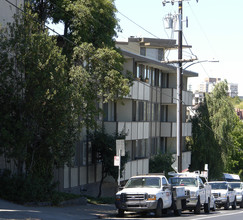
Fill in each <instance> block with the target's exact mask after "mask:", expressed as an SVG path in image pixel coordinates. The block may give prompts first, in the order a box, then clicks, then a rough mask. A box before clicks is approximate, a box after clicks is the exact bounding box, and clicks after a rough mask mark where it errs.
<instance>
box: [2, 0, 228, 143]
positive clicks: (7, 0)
mask: <svg viewBox="0 0 243 220" xmlns="http://www.w3.org/2000/svg"><path fill="white" fill-rule="evenodd" d="M5 1H6V2H8V3H9V4H10V5H12V6H13V7H15V8H16V9H19V10H20V11H21V12H22V13H24V14H26V12H25V11H24V10H23V9H21V8H19V7H18V6H16V5H15V4H13V3H12V2H10V1H9V0H5ZM31 17H32V19H33V20H34V21H36V22H37V23H40V22H39V21H38V20H37V19H35V18H34V17H33V16H31ZM44 26H45V27H46V28H47V29H49V30H51V31H53V32H54V33H56V34H57V35H58V36H61V37H62V38H63V39H64V40H66V41H68V42H69V43H72V44H73V45H75V46H78V45H77V44H76V43H74V42H73V41H71V40H69V39H68V38H66V37H64V36H62V35H60V34H59V33H58V32H56V31H55V30H54V29H51V28H50V27H48V26H47V25H46V24H44ZM81 49H83V48H81ZM83 50H84V49H83ZM97 59H98V58H97ZM98 60H99V61H102V62H104V61H103V60H101V59H98ZM111 67H112V66H111ZM117 71H118V70H117ZM119 72H120V71H119ZM120 73H121V72H120ZM161 94H162V95H165V96H168V97H170V98H172V99H174V100H178V99H177V98H174V97H173V96H171V95H168V94H165V93H162V92H161ZM224 101H225V100H224ZM180 102H181V103H183V104H184V105H185V104H186V103H184V102H183V101H182V100H180ZM190 111H193V110H192V109H191V110H190ZM202 123H203V124H204V125H205V126H206V127H207V128H208V129H210V131H212V132H213V133H214V131H213V130H212V129H211V128H210V127H209V126H208V125H206V124H205V123H204V122H203V121H202ZM214 134H215V133H214ZM216 135H217V134H216ZM219 138H221V139H222V140H223V141H225V143H227V144H229V145H231V146H233V145H232V144H231V143H228V142H227V141H226V140H224V138H222V137H219Z"/></svg>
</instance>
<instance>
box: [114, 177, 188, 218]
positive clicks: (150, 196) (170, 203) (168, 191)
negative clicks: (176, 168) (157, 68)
mask: <svg viewBox="0 0 243 220" xmlns="http://www.w3.org/2000/svg"><path fill="white" fill-rule="evenodd" d="M186 194H187V192H185V188H184V187H176V188H172V187H171V185H170V184H169V183H168V180H167V179H166V177H165V176H164V175H160V174H149V175H141V176H134V177H131V178H130V179H129V180H128V181H127V184H126V185H125V186H124V188H123V189H122V190H121V191H119V192H117V193H116V202H115V205H116V208H117V209H118V215H119V216H120V217H123V216H124V212H125V211H134V212H155V215H156V216H157V217H160V216H161V215H162V214H163V213H166V212H167V210H169V209H172V210H174V214H175V215H181V208H182V202H183V200H185V199H186V198H187V197H188V196H189V195H186Z"/></svg>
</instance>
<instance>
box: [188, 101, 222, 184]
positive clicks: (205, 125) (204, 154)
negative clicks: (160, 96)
mask: <svg viewBox="0 0 243 220" xmlns="http://www.w3.org/2000/svg"><path fill="white" fill-rule="evenodd" d="M191 122H192V137H191V138H189V142H188V145H189V149H190V150H191V151H192V156H191V166H190V170H191V171H195V170H204V165H205V164H208V165H209V178H210V179H211V178H218V177H220V176H221V174H222V172H223V166H222V157H221V149H220V146H219V144H218V142H217V140H216V139H215V137H214V133H213V130H212V127H211V122H210V120H209V113H208V108H207V103H206V101H205V102H203V103H200V105H199V106H198V108H197V109H196V114H195V116H194V117H193V118H192V119H191Z"/></svg>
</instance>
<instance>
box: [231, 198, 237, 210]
mask: <svg viewBox="0 0 243 220" xmlns="http://www.w3.org/2000/svg"><path fill="white" fill-rule="evenodd" d="M232 209H233V210H235V209H236V198H235V200H234V202H233V204H232Z"/></svg>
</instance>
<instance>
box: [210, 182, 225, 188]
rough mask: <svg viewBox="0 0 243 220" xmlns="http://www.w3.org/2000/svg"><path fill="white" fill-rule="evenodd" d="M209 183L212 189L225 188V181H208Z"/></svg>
mask: <svg viewBox="0 0 243 220" xmlns="http://www.w3.org/2000/svg"><path fill="white" fill-rule="evenodd" d="M209 185H211V187H212V189H227V184H226V183H209Z"/></svg>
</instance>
